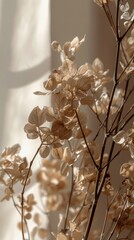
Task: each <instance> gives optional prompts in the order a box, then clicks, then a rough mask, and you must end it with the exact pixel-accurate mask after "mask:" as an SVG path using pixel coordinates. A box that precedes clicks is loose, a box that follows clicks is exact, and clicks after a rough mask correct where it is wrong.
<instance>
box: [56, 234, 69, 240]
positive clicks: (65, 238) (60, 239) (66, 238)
mask: <svg viewBox="0 0 134 240" xmlns="http://www.w3.org/2000/svg"><path fill="white" fill-rule="evenodd" d="M56 240H69V236H66V235H65V234H64V233H63V232H60V233H58V235H57V238H56Z"/></svg>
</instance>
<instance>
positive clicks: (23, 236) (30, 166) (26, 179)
mask: <svg viewBox="0 0 134 240" xmlns="http://www.w3.org/2000/svg"><path fill="white" fill-rule="evenodd" d="M42 144H43V142H42V143H41V144H40V146H39V148H38V149H37V151H36V153H35V155H34V157H33V159H32V160H31V162H30V165H29V168H28V172H27V175H26V178H25V181H24V186H23V189H22V192H21V224H22V238H23V240H25V233H24V232H25V231H24V222H25V217H24V194H25V189H26V186H27V182H28V179H29V176H30V172H31V168H32V165H33V163H34V160H35V158H36V156H37V154H38V153H39V151H40V148H41V146H42Z"/></svg>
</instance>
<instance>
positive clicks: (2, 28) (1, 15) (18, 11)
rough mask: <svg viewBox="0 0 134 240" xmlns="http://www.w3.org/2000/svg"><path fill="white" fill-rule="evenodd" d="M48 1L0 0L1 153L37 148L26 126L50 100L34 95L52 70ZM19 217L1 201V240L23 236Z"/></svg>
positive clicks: (9, 205)
mask: <svg viewBox="0 0 134 240" xmlns="http://www.w3.org/2000/svg"><path fill="white" fill-rule="evenodd" d="M49 2H50V1H49V0H45V1H44V0H40V1H38V0H34V2H33V0H27V1H19V0H12V1H8V0H0V152H1V151H2V150H3V148H4V147H5V146H11V145H13V144H15V143H17V142H18V143H20V144H21V145H23V147H24V149H25V152H27V153H28V154H29V152H30V153H31V155H32V156H33V151H35V145H33V144H34V143H33V144H32V143H31V141H28V139H26V136H25V133H24V130H23V126H24V125H25V123H26V122H27V118H28V115H29V112H30V111H31V110H32V109H33V107H35V106H36V105H38V104H39V105H44V102H45V104H47V105H48V103H49V101H50V100H49V99H47V100H46V99H45V101H44V98H43V97H42V98H40V97H36V96H35V95H33V92H34V91H37V90H43V89H41V88H42V83H43V81H44V80H45V79H46V78H47V77H48V75H49V71H50V55H51V52H50V21H49V17H50V11H49ZM23 154H25V153H22V156H25V155H23ZM28 156H29V155H28ZM28 159H30V157H29V158H28ZM19 220H20V217H19V214H18V213H17V212H16V211H15V209H14V207H13V206H12V203H10V202H4V203H1V204H0V239H1V240H9V239H10V238H11V234H12V238H13V239H14V240H18V239H21V233H19V231H18V230H17V228H16V222H17V221H19Z"/></svg>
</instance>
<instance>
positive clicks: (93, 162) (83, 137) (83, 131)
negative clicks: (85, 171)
mask: <svg viewBox="0 0 134 240" xmlns="http://www.w3.org/2000/svg"><path fill="white" fill-rule="evenodd" d="M75 113H76V117H77V120H78V124H79V127H80V129H81V133H82V136H83V139H84V141H85V144H86V147H87V149H88V152H89V154H90V157H91V159H92V161H93V164H94V165H95V167H96V168H97V170H98V169H99V167H98V165H97V163H96V162H95V159H94V157H93V155H92V153H91V150H90V148H89V146H88V143H87V140H86V137H85V134H84V131H83V128H82V126H81V122H80V119H79V116H78V113H77V111H76V110H75Z"/></svg>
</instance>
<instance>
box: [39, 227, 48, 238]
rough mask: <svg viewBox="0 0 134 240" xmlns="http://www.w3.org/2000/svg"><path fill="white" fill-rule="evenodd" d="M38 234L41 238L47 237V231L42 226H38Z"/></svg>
mask: <svg viewBox="0 0 134 240" xmlns="http://www.w3.org/2000/svg"><path fill="white" fill-rule="evenodd" d="M38 235H39V237H40V238H41V239H44V238H45V237H47V235H48V232H47V230H46V229H44V228H39V229H38Z"/></svg>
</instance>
